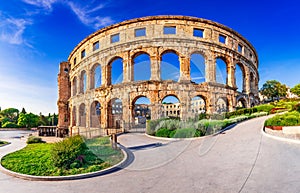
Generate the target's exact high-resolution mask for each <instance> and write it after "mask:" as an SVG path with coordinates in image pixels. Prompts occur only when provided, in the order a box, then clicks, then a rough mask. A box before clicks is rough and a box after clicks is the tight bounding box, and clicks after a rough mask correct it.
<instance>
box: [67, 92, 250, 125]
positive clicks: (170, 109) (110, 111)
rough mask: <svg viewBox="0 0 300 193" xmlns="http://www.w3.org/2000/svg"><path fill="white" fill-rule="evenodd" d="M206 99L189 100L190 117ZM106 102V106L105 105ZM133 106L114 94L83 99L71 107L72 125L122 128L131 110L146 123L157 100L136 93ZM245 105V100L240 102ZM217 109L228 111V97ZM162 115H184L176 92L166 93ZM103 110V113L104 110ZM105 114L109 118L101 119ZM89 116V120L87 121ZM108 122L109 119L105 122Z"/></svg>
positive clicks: (204, 105)
mask: <svg viewBox="0 0 300 193" xmlns="http://www.w3.org/2000/svg"><path fill="white" fill-rule="evenodd" d="M206 100H207V99H206V98H205V97H203V96H200V95H197V96H195V97H193V98H192V99H191V100H190V104H189V105H188V111H187V113H188V114H189V116H190V117H194V116H195V115H198V114H201V113H206V110H207V101H206ZM103 105H104V106H105V107H106V108H105V107H103ZM131 105H132V108H128V107H125V108H128V109H124V107H123V103H122V100H121V99H119V98H114V99H112V100H110V101H109V102H108V104H102V105H101V104H100V103H99V102H98V101H96V100H95V101H93V102H92V103H91V104H90V105H87V104H85V103H81V104H80V105H79V106H78V107H76V106H73V107H72V118H71V120H72V124H71V126H79V127H90V128H100V127H101V126H102V125H106V127H107V128H120V127H122V126H121V125H122V123H123V112H124V111H130V116H131V120H130V121H131V122H134V123H136V124H139V123H142V124H144V123H145V122H146V120H149V119H151V111H152V108H153V107H154V106H155V104H151V102H150V100H149V99H148V98H147V97H146V96H139V97H136V98H135V99H134V100H133V101H132V104H131ZM241 105H242V106H243V107H245V103H244V101H242V104H241ZM215 106H216V112H218V113H222V112H227V111H228V101H227V99H226V98H222V97H221V98H218V100H216V104H215ZM157 112H159V113H160V117H181V114H182V105H181V102H180V101H179V99H178V98H177V96H175V95H167V96H166V97H165V98H164V99H163V100H162V101H161V103H160V107H159V109H158V111H157ZM103 113H104V114H103ZM103 116H105V117H106V118H104V119H101V117H103ZM87 120H89V121H87ZM103 122H106V123H103Z"/></svg>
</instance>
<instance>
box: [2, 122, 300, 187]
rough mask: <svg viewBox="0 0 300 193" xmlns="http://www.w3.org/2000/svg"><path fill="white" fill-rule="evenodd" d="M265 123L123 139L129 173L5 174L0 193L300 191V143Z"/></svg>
mask: <svg viewBox="0 0 300 193" xmlns="http://www.w3.org/2000/svg"><path fill="white" fill-rule="evenodd" d="M265 119H266V118H265V117H262V118H257V119H253V120H249V121H245V122H243V123H241V124H239V125H237V126H236V127H234V128H232V129H231V130H228V131H226V132H224V133H223V134H220V135H217V136H214V137H205V138H202V139H197V140H180V141H166V140H156V139H152V138H148V137H146V136H145V135H143V134H126V135H121V136H119V137H118V140H119V142H120V143H122V144H123V145H124V146H126V147H127V148H129V149H130V150H131V151H132V152H133V155H134V161H133V162H132V164H131V165H129V166H128V167H126V168H124V169H123V170H120V171H118V172H115V173H111V174H108V175H105V176H99V177H95V178H89V179H84V180H75V181H60V182H31V181H25V180H21V179H17V178H13V177H10V176H7V175H5V174H2V173H0V193H5V192H10V193H14V192H18V193H19V192H26V193H31V192H43V193H48V192H49V193H50V192H51V193H52V192H55V193H60V192H118V193H119V192H121V193H122V192H124V193H129V192H145V193H148V192H184V193H186V192H218V193H219V192H264V193H265V192H272V193H273V192H295V193H296V192H299V190H300V164H299V162H300V145H297V144H290V143H286V142H281V141H276V140H274V139H270V138H267V137H265V136H263V135H262V134H261V128H262V125H263V122H264V120H265ZM0 138H1V137H0ZM14 140H16V143H14V142H13V143H12V144H11V145H10V146H6V147H2V148H0V152H1V153H4V152H6V151H10V150H11V149H14V148H16V147H18V148H19V147H21V146H23V145H22V142H20V141H22V140H20V139H14ZM18 140H19V141H18ZM145 145H146V146H145ZM1 153H0V155H1Z"/></svg>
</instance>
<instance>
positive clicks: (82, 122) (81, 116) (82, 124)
mask: <svg viewBox="0 0 300 193" xmlns="http://www.w3.org/2000/svg"><path fill="white" fill-rule="evenodd" d="M79 126H80V127H85V126H86V112H85V104H84V103H81V105H80V106H79Z"/></svg>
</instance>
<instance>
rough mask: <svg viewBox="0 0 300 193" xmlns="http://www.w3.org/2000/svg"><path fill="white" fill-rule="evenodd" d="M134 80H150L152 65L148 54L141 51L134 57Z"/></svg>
mask: <svg viewBox="0 0 300 193" xmlns="http://www.w3.org/2000/svg"><path fill="white" fill-rule="evenodd" d="M133 67H134V81H139V80H150V77H151V66H150V57H149V55H148V54H145V53H141V54H138V55H136V56H135V57H134V58H133Z"/></svg>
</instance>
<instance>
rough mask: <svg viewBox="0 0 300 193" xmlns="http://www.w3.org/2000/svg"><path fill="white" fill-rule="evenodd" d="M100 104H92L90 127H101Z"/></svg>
mask: <svg viewBox="0 0 300 193" xmlns="http://www.w3.org/2000/svg"><path fill="white" fill-rule="evenodd" d="M100 107H101V106H100V103H99V102H98V101H94V102H93V103H92V104H91V109H90V127H97V128H99V127H100V125H101V109H100Z"/></svg>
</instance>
